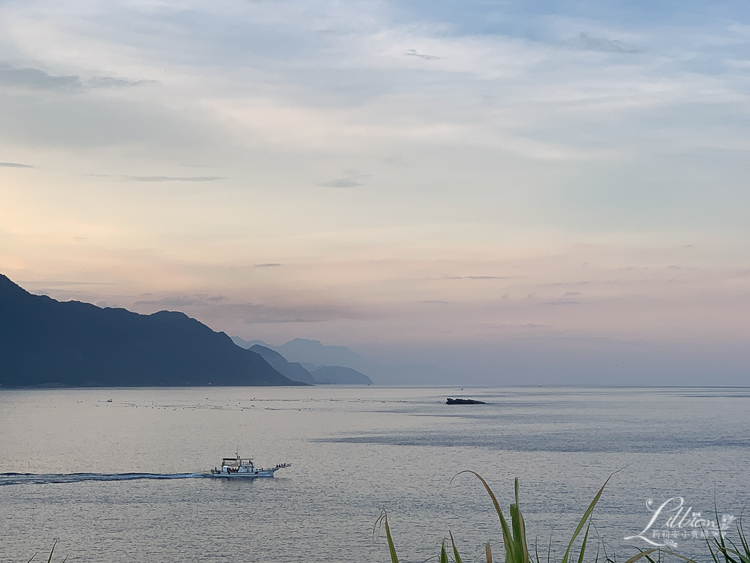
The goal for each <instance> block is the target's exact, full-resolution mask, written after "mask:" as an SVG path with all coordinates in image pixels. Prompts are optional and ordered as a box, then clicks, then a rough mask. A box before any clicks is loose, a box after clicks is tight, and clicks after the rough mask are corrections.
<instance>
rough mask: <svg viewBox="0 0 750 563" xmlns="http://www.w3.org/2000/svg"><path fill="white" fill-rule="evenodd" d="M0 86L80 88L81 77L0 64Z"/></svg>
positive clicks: (50, 88) (55, 88) (49, 88)
mask: <svg viewBox="0 0 750 563" xmlns="http://www.w3.org/2000/svg"><path fill="white" fill-rule="evenodd" d="M0 86H14V87H24V88H31V89H37V90H59V89H68V90H69V89H76V88H80V87H81V78H80V77H79V76H56V75H53V74H48V73H47V72H45V71H43V70H39V69H36V68H13V67H11V66H10V65H7V64H0Z"/></svg>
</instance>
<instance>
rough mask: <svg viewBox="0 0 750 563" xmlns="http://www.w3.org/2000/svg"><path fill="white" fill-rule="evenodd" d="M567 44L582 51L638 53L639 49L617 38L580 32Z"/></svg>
mask: <svg viewBox="0 0 750 563" xmlns="http://www.w3.org/2000/svg"><path fill="white" fill-rule="evenodd" d="M568 45H570V46H571V47H573V48H575V49H581V50H584V51H602V52H604V53H640V50H639V49H638V48H637V47H635V46H633V45H630V44H628V43H625V42H623V41H619V40H617V39H606V38H604V37H595V36H593V35H589V34H588V33H586V32H582V33H581V34H580V35H579V36H578V37H577V38H576V39H572V40H570V41H568Z"/></svg>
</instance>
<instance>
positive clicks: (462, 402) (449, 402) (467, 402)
mask: <svg viewBox="0 0 750 563" xmlns="http://www.w3.org/2000/svg"><path fill="white" fill-rule="evenodd" d="M445 404H446V405H486V404H487V403H485V402H484V401H476V400H474V399H451V398H450V397H448V398H447V399H446V400H445Z"/></svg>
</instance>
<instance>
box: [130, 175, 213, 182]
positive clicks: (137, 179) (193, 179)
mask: <svg viewBox="0 0 750 563" xmlns="http://www.w3.org/2000/svg"><path fill="white" fill-rule="evenodd" d="M122 178H123V180H127V181H129V182H216V181H218V180H226V178H224V177H223V176H122Z"/></svg>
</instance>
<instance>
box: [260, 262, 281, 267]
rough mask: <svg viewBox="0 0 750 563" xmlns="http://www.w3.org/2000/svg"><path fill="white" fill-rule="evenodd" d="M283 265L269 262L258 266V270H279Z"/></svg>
mask: <svg viewBox="0 0 750 563" xmlns="http://www.w3.org/2000/svg"><path fill="white" fill-rule="evenodd" d="M279 266H281V264H279V263H277V262H268V263H267V264H256V265H255V267H256V268H278V267H279Z"/></svg>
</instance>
